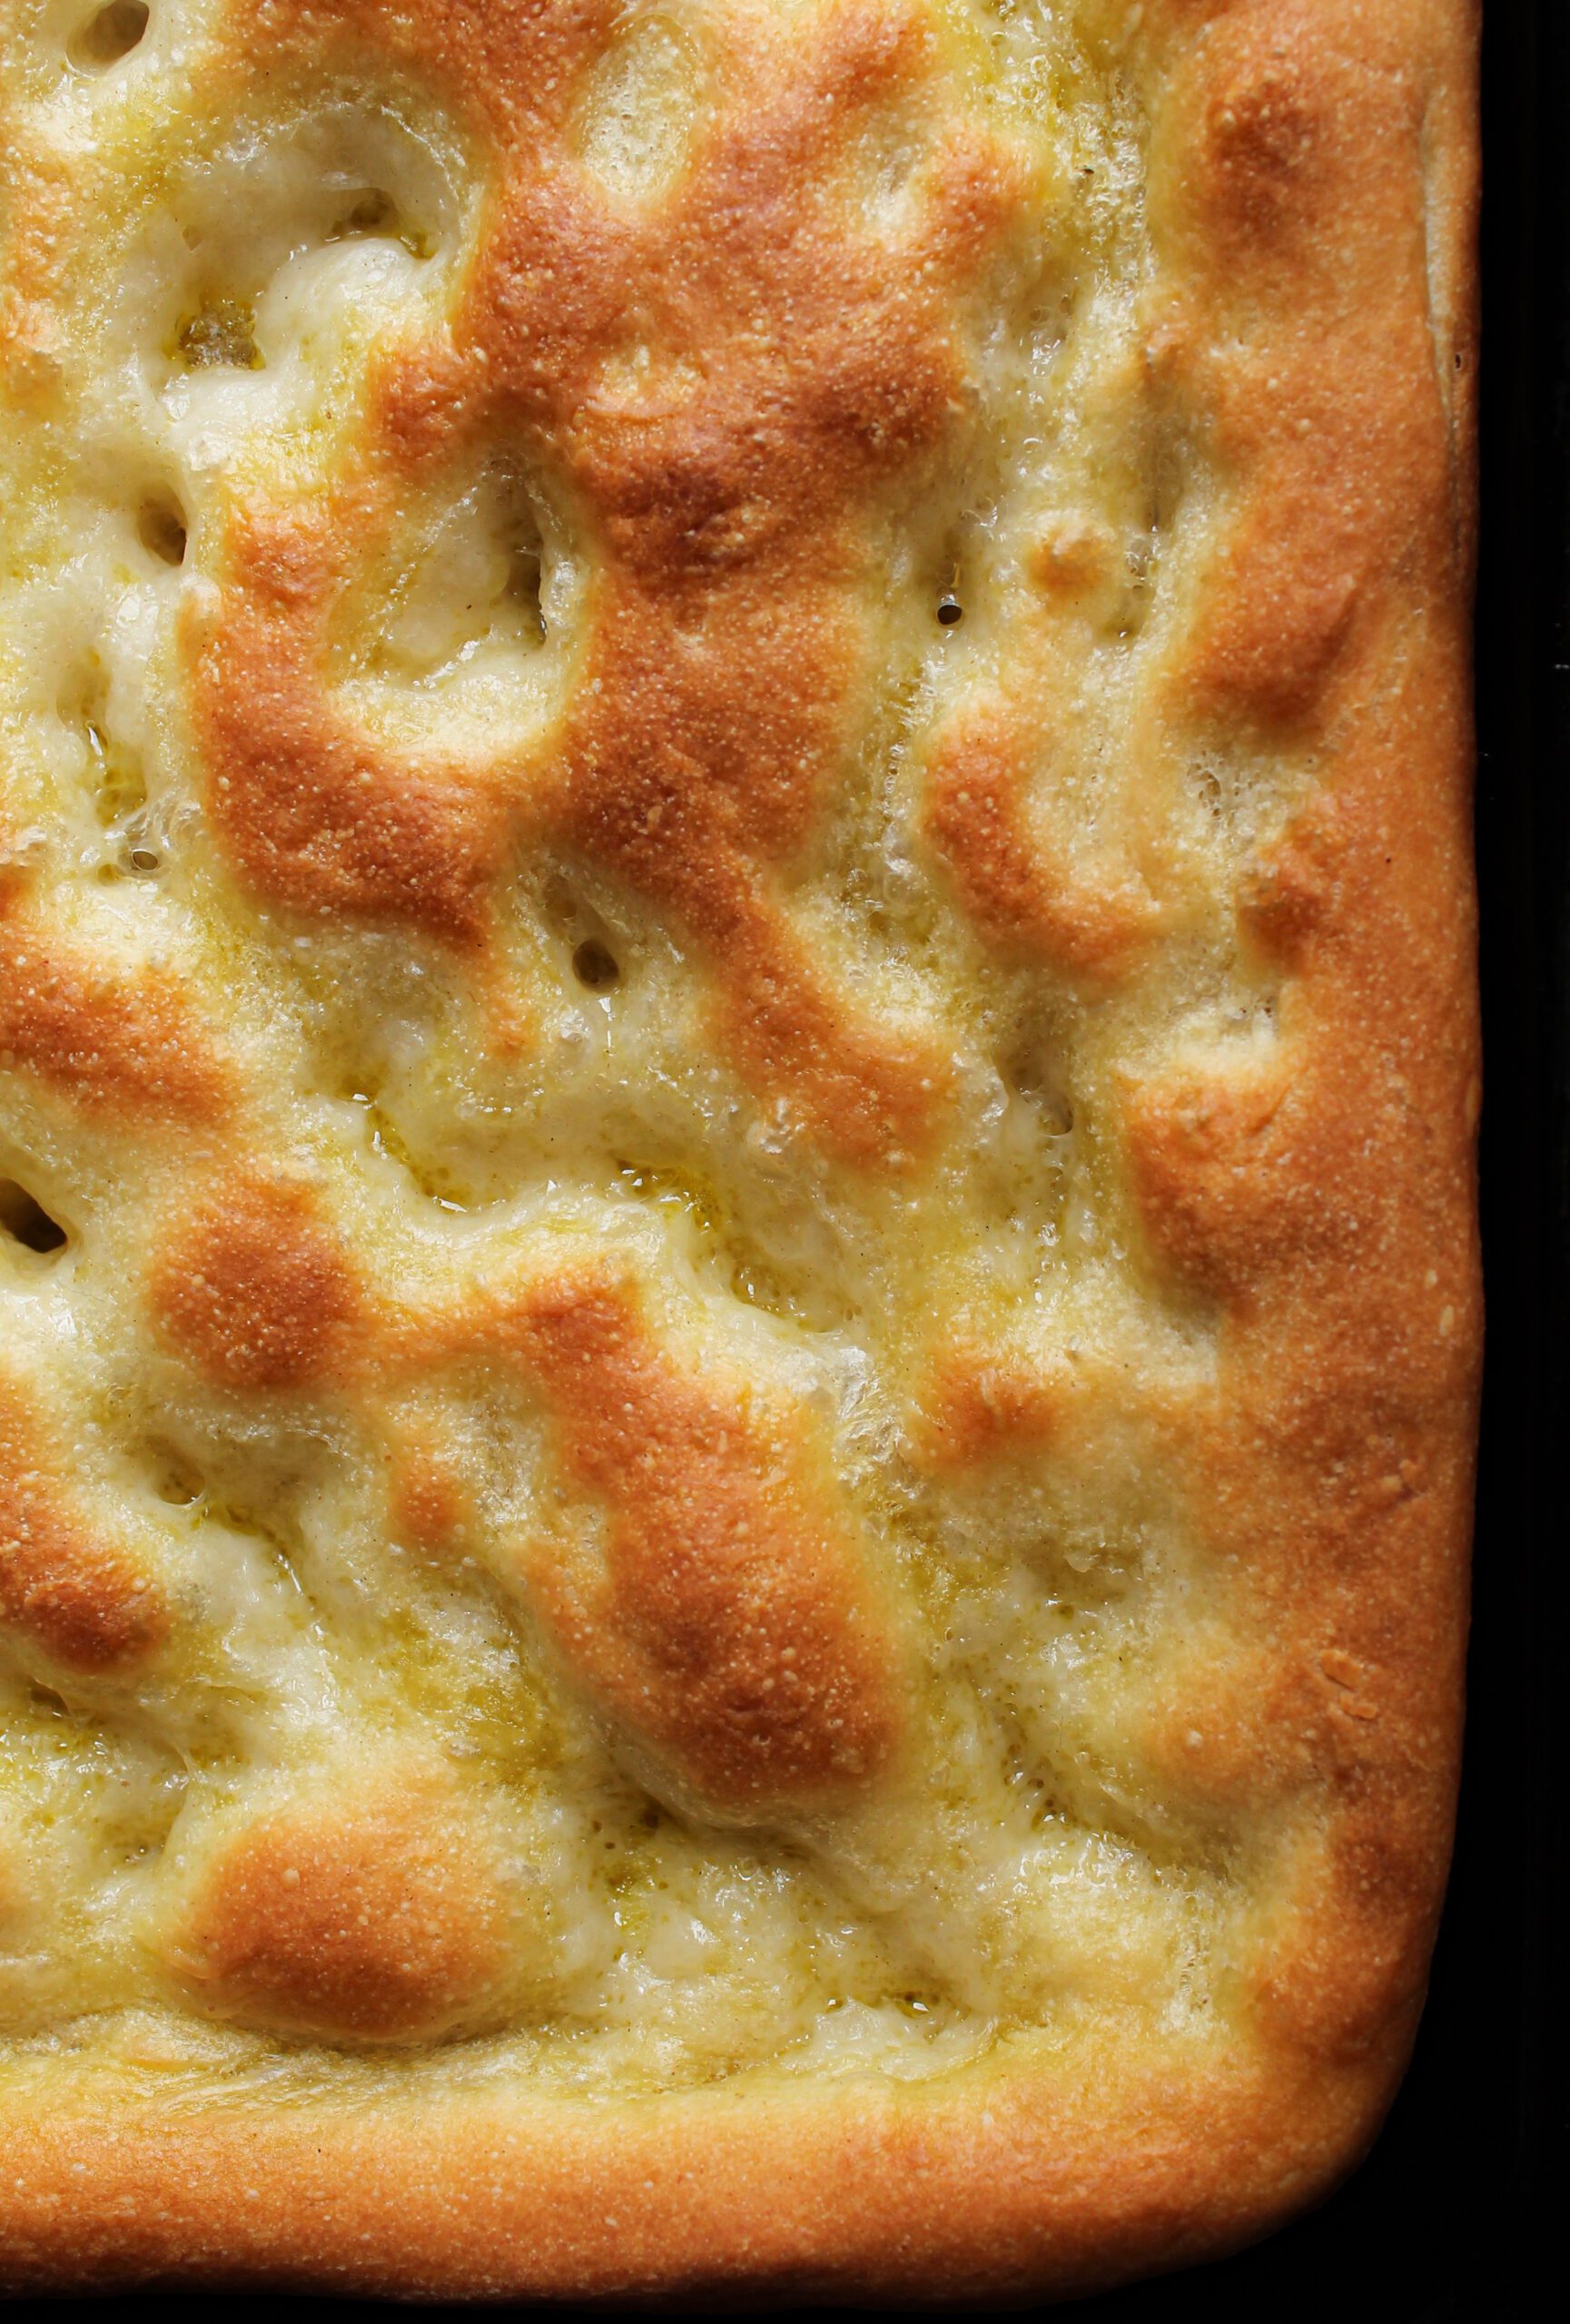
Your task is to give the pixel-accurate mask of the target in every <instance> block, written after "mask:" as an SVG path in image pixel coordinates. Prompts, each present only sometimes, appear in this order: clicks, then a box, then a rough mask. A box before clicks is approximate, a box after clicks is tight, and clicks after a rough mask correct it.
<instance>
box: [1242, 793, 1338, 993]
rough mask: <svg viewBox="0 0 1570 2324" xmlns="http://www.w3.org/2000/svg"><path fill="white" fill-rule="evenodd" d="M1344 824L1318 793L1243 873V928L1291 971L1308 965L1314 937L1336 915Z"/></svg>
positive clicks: (1331, 800) (1328, 798) (1333, 804)
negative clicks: (1276, 839)
mask: <svg viewBox="0 0 1570 2324" xmlns="http://www.w3.org/2000/svg"><path fill="white" fill-rule="evenodd" d="M1342 822H1343V819H1342V817H1341V815H1340V813H1339V812H1338V808H1337V805H1336V802H1335V800H1334V798H1333V797H1331V796H1328V795H1325V794H1321V795H1320V796H1319V797H1318V798H1316V799H1315V800H1314V801H1313V802H1312V803H1310V804H1309V805H1308V807H1306V808H1305V809H1304V811H1303V812H1302V813H1301V814H1299V815H1298V816H1297V817H1296V818H1295V819H1294V821H1293V822H1291V823H1290V824H1289V826H1288V829H1287V830H1286V832H1284V833H1283V834H1282V836H1281V838H1280V839H1279V840H1278V841H1277V842H1275V844H1274V845H1273V846H1272V847H1270V848H1269V849H1267V850H1265V851H1264V852H1263V853H1261V855H1260V856H1259V857H1258V858H1257V859H1256V861H1255V862H1253V863H1252V864H1251V865H1250V866H1249V869H1248V870H1247V872H1245V875H1244V878H1243V881H1242V883H1241V886H1240V889H1239V897H1238V908H1239V920H1240V921H1241V924H1242V926H1243V927H1244V929H1245V930H1246V931H1248V932H1249V935H1251V936H1252V937H1253V939H1254V940H1255V941H1256V943H1258V944H1259V948H1260V950H1262V951H1264V952H1265V953H1267V954H1268V955H1269V956H1270V957H1271V958H1273V959H1275V960H1280V961H1282V962H1284V963H1286V964H1287V965H1289V966H1290V967H1292V968H1296V969H1302V968H1306V967H1307V966H1308V963H1309V960H1310V956H1311V953H1312V950H1313V946H1314V943H1315V940H1316V939H1317V938H1318V936H1319V934H1320V932H1321V931H1324V930H1325V929H1326V928H1327V927H1331V928H1333V927H1334V925H1335V922H1336V921H1337V920H1338V917H1339V914H1338V911H1337V909H1336V904H1337V897H1338V890H1339V886H1340V872H1341V859H1342V857H1343V855H1344V853H1345V851H1346V846H1347V834H1346V832H1345V831H1344V829H1343V828H1342Z"/></svg>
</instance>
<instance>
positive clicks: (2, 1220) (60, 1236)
mask: <svg viewBox="0 0 1570 2324" xmlns="http://www.w3.org/2000/svg"><path fill="white" fill-rule="evenodd" d="M0 1232H3V1233H5V1235H7V1236H9V1237H10V1238H11V1240H12V1242H14V1243H20V1244H21V1246H22V1247H23V1249H24V1250H26V1251H39V1252H49V1251H58V1250H59V1249H60V1248H61V1247H62V1246H63V1245H64V1243H65V1241H66V1239H67V1238H66V1234H65V1229H64V1226H61V1224H60V1222H59V1220H58V1219H54V1218H51V1217H50V1216H49V1213H48V1212H47V1211H46V1210H45V1209H44V1206H43V1204H42V1203H41V1202H40V1201H39V1200H38V1198H37V1196H35V1195H30V1194H29V1193H28V1191H27V1189H26V1187H21V1186H18V1185H17V1183H16V1181H15V1178H0Z"/></svg>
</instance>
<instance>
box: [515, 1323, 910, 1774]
mask: <svg viewBox="0 0 1570 2324" xmlns="http://www.w3.org/2000/svg"><path fill="white" fill-rule="evenodd" d="M508 1336H509V1341H510V1344H511V1345H512V1347H513V1349H514V1351H515V1353H516V1354H517V1356H518V1359H519V1360H520V1361H521V1362H522V1363H523V1364H525V1365H526V1366H527V1367H528V1370H529V1372H530V1373H531V1374H533V1376H534V1377H535V1378H536V1379H537V1380H538V1383H539V1384H540V1387H541V1388H542V1390H543V1392H544V1394H545V1396H546V1399H547V1402H548V1409H549V1410H550V1413H551V1414H552V1416H553V1418H554V1420H555V1423H556V1425H557V1428H558V1431H559V1442H560V1445H561V1459H562V1465H563V1471H564V1474H565V1479H566V1481H567V1482H568V1483H569V1484H570V1485H571V1486H572V1487H573V1488H576V1490H577V1491H578V1492H580V1493H583V1494H588V1495H589V1496H592V1498H593V1499H594V1500H595V1501H597V1502H601V1503H603V1505H604V1506H605V1508H606V1510H607V1513H608V1519H609V1524H608V1530H607V1536H606V1541H605V1551H604V1569H603V1573H600V1574H590V1573H589V1572H588V1571H586V1570H585V1569H584V1567H583V1566H582V1565H580V1563H579V1561H578V1557H577V1555H576V1554H575V1552H574V1551H572V1550H571V1549H570V1548H564V1547H563V1546H561V1545H559V1544H542V1545H541V1546H540V1547H539V1548H538V1549H537V1550H536V1551H533V1552H532V1553H531V1555H530V1560H529V1579H530V1582H531V1587H532V1590H533V1593H534V1596H535V1599H536V1602H537V1604H538V1607H539V1608H540V1610H541V1611H542V1613H543V1615H544V1617H545V1620H546V1621H547V1623H548V1627H549V1629H550V1630H551V1631H552V1633H553V1635H554V1636H555V1638H556V1639H557V1641H558V1645H559V1646H560V1648H561V1649H562V1651H563V1653H564V1654H565V1656H566V1658H567V1660H568V1664H569V1666H570V1667H571V1669H573V1670H574V1672H575V1673H576V1674H577V1675H578V1677H579V1678H580V1679H582V1681H583V1682H584V1683H585V1684H586V1685H587V1686H588V1688H589V1689H590V1690H591V1692H592V1693H593V1694H594V1695H595V1696H596V1697H597V1699H599V1701H600V1702H601V1703H602V1704H603V1705H604V1706H605V1708H606V1709H607V1711H609V1713H610V1714H611V1715H612V1717H613V1718H615V1719H617V1721H618V1722H619V1723H620V1724H622V1725H623V1726H624V1727H625V1728H627V1729H628V1730H629V1731H630V1733H631V1734H632V1736H633V1737H635V1738H637V1740H638V1741H639V1742H641V1743H642V1744H644V1745H645V1746H646V1747H647V1748H649V1749H650V1750H652V1752H653V1753H654V1755H655V1756H656V1758H657V1759H658V1760H660V1761H661V1762H663V1763H664V1764H665V1765H666V1766H667V1768H669V1769H670V1770H671V1771H672V1772H673V1773H674V1775H675V1777H676V1782H677V1785H678V1787H680V1789H681V1790H682V1791H683V1792H684V1793H686V1794H688V1795H690V1796H694V1797H696V1801H697V1802H698V1803H699V1804H700V1805H701V1806H703V1807H706V1808H709V1809H712V1810H716V1811H719V1812H722V1813H726V1814H731V1815H739V1816H760V1817H766V1816H768V1815H770V1814H772V1813H775V1812H781V1811H791V1810H795V1811H801V1810H810V1809H812V1808H814V1807H824V1806H830V1805H834V1804H835V1803H843V1802H844V1800H845V1799H846V1798H847V1797H850V1796H851V1795H854V1793H855V1792H856V1791H858V1790H859V1789H861V1788H863V1787H864V1786H865V1785H867V1784H868V1783H869V1782H870V1781H871V1780H872V1779H873V1777H875V1776H876V1775H877V1774H879V1772H880V1771H881V1770H882V1769H884V1768H885V1767H886V1766H887V1764H888V1762H889V1760H890V1758H891V1757H892V1755H893V1753H894V1748H895V1746H896V1742H897V1739H898V1735H899V1729H900V1724H901V1705H900V1699H899V1697H900V1688H899V1682H898V1679H897V1676H896V1671H897V1664H898V1651H899V1650H898V1647H897V1644H896V1641H895V1639H894V1635H893V1630H892V1625H891V1619H890V1614H889V1611H888V1610H887V1609H886V1608H885V1607H883V1606H881V1605H880V1603H879V1600H878V1595H877V1593H876V1591H875V1590H874V1587H873V1584H872V1581H871V1578H870V1576H869V1574H868V1572H867V1571H866V1569H865V1567H864V1564H863V1561H862V1557H861V1554H860V1552H859V1551H858V1550H857V1547H856V1545H855V1542H854V1538H853V1537H852V1535H851V1533H850V1531H849V1528H848V1525H847V1522H846V1521H845V1519H844V1517H843V1516H842V1515H841V1514H840V1513H839V1512H836V1511H835V1509H834V1506H833V1502H832V1498H831V1495H830V1492H829V1489H828V1488H827V1487H826V1485H825V1484H824V1483H823V1482H819V1481H815V1480H814V1479H813V1477H812V1476H811V1474H810V1472H809V1464H808V1455H807V1452H806V1448H805V1443H804V1442H803V1438H802V1433H801V1432H800V1430H799V1427H798V1425H797V1423H796V1422H795V1418H794V1417H793V1416H791V1415H789V1414H787V1413H783V1412H781V1411H779V1410H777V1409H775V1408H773V1407H771V1406H770V1405H769V1404H768V1403H765V1402H764V1401H763V1400H761V1399H758V1400H752V1399H749V1398H748V1397H747V1396H746V1393H745V1392H743V1391H742V1390H741V1389H740V1388H739V1387H738V1386H736V1385H733V1384H723V1383H720V1382H717V1381H715V1380H712V1379H710V1380H704V1379H700V1378H697V1377H695V1376H693V1375H692V1374H688V1373H686V1372H684V1371H682V1370H681V1369H679V1368H678V1367H677V1366H676V1364H674V1363H673V1362H672V1361H670V1359H669V1358H667V1357H666V1356H664V1355H663V1354H660V1353H659V1352H658V1350H657V1348H656V1347H655V1345H654V1344H653V1343H652V1341H651V1340H650V1338H649V1336H648V1334H647V1330H646V1329H645V1327H644V1326H643V1324H642V1323H641V1322H640V1320H639V1318H638V1316H637V1313H636V1311H635V1310H634V1309H633V1307H632V1306H631V1305H630V1304H629V1302H628V1301H627V1298H626V1296H625V1295H623V1294H621V1293H620V1292H618V1291H617V1290H616V1289H614V1288H613V1287H611V1286H610V1285H607V1284H606V1283H604V1282H602V1281H599V1280H597V1279H595V1278H591V1277H583V1278H578V1277H568V1278H566V1279H564V1280H562V1281H561V1282H559V1283H558V1285H556V1286H555V1287H554V1288H551V1289H549V1290H546V1291H543V1292H540V1293H538V1294H537V1295H535V1296H533V1297H532V1298H531V1299H530V1300H529V1301H528V1304H527V1305H526V1306H525V1307H524V1308H523V1309H522V1310H521V1311H520V1312H519V1313H518V1315H516V1316H515V1317H514V1319H513V1321H512V1323H511V1324H510V1327H509V1334H508Z"/></svg>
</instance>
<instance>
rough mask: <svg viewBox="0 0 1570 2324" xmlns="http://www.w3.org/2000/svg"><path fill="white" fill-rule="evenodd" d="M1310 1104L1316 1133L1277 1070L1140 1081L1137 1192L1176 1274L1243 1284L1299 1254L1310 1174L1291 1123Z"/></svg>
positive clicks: (1225, 1288)
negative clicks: (1155, 1082)
mask: <svg viewBox="0 0 1570 2324" xmlns="http://www.w3.org/2000/svg"><path fill="white" fill-rule="evenodd" d="M1306 1113H1307V1114H1308V1124H1307V1134H1308V1136H1309V1137H1313V1135H1314V1125H1313V1118H1312V1115H1311V1113H1309V1112H1308V1109H1307V1108H1304V1106H1303V1104H1302V1099H1301V1093H1300V1090H1298V1089H1294V1088H1291V1087H1290V1085H1289V1080H1288V1078H1287V1077H1286V1075H1285V1074H1284V1073H1283V1072H1281V1071H1279V1070H1278V1071H1276V1072H1273V1073H1269V1074H1266V1075H1259V1074H1249V1075H1237V1076H1234V1077H1231V1078H1222V1077H1220V1076H1217V1077H1215V1078H1209V1079H1203V1078H1191V1079H1180V1078H1174V1079H1172V1080H1171V1081H1170V1082H1163V1083H1161V1084H1159V1085H1154V1086H1151V1087H1149V1088H1145V1089H1142V1090H1141V1091H1140V1093H1139V1094H1138V1096H1137V1097H1136V1098H1135V1099H1134V1100H1133V1101H1132V1103H1131V1106H1130V1108H1129V1112H1128V1116H1127V1121H1126V1140H1127V1153H1128V1157H1129V1166H1130V1170H1131V1177H1132V1181H1133V1188H1134V1195H1135V1199H1136V1201H1137V1203H1138V1205H1139V1208H1140V1216H1141V1218H1142V1220H1143V1222H1144V1226H1145V1231H1146V1234H1147V1235H1148V1236H1149V1237H1150V1241H1151V1243H1152V1245H1153V1246H1154V1247H1155V1248H1156V1250H1157V1251H1158V1252H1159V1253H1160V1256H1161V1257H1162V1259H1163V1260H1164V1261H1165V1263H1166V1264H1167V1265H1169V1266H1170V1268H1172V1269H1173V1271H1174V1272H1175V1273H1176V1274H1177V1275H1180V1277H1181V1278H1183V1279H1184V1280H1185V1281H1187V1282H1189V1283H1190V1284H1191V1285H1195V1286H1196V1287H1198V1288H1200V1289H1202V1290H1205V1291H1208V1292H1210V1293H1213V1294H1242V1293H1244V1292H1246V1291H1248V1290H1249V1289H1250V1288H1253V1287H1256V1286H1257V1284H1258V1280H1259V1276H1260V1275H1262V1274H1263V1273H1264V1272H1266V1271H1267V1270H1268V1269H1269V1267H1270V1265H1273V1264H1274V1263H1275V1262H1276V1261H1278V1260H1279V1258H1280V1256H1282V1255H1283V1254H1286V1255H1288V1256H1289V1257H1291V1258H1294V1259H1296V1258H1299V1257H1300V1256H1301V1255H1302V1248H1303V1244H1302V1237H1303V1234H1304V1230H1305V1227H1306V1226H1308V1225H1310V1223H1311V1222H1310V1218H1309V1214H1310V1212H1311V1209H1312V1200H1313V1197H1312V1194H1311V1187H1312V1183H1313V1182H1312V1179H1311V1178H1310V1177H1309V1176H1308V1172H1307V1169H1306V1166H1305V1156H1304V1154H1303V1151H1302V1149H1301V1147H1300V1146H1299V1145H1298V1140H1297V1138H1296V1137H1294V1131H1295V1130H1296V1131H1298V1133H1299V1134H1301V1133H1302V1131H1303V1128H1304V1118H1305V1114H1306ZM1327 1201H1328V1196H1327ZM1314 1239H1316V1240H1317V1239H1318V1238H1317V1237H1316V1238H1314Z"/></svg>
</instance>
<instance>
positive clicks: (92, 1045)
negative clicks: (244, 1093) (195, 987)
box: [0, 895, 226, 1128]
mask: <svg viewBox="0 0 1570 2324" xmlns="http://www.w3.org/2000/svg"><path fill="white" fill-rule="evenodd" d="M4 906H5V899H4V896H3V895H0V1062H3V1063H5V1064H7V1065H11V1066H22V1067H25V1068H27V1069H28V1070H29V1071H31V1072H34V1073H36V1074H37V1075H38V1076H39V1078H40V1079H41V1080H43V1081H44V1082H46V1083H47V1084H48V1085H49V1086H50V1087H51V1088H54V1089H56V1090H58V1091H60V1092H61V1093H62V1094H63V1095H64V1096H65V1097H67V1098H71V1099H73V1100H74V1102H75V1103H76V1104H78V1105H81V1106H84V1107H86V1108H90V1109H91V1110H92V1111H94V1112H98V1113H105V1114H113V1115H116V1116H120V1117H123V1118H127V1119H129V1120H132V1121H135V1120H138V1119H140V1120H142V1121H144V1122H149V1123H157V1124H158V1125H159V1126H161V1127H164V1128H167V1127H168V1125H169V1124H170V1123H171V1122H173V1121H182V1122H186V1123H200V1122H203V1121H211V1120H212V1119H213V1118H214V1117H215V1116H217V1115H218V1114H219V1113H221V1112H222V1108H223V1106H224V1103H225V1097H226V1091H225V1081H224V1075H223V1071H222V1067H221V1066H220V1064H219V1062H218V1059H217V1058H216V1056H215V1055H214V1054H213V1052H212V1049H211V1048H210V1047H209V1046H208V1044H207V1042H206V1040H205V1039H204V1037H203V1035H202V1031H201V1029H200V1028H199V1026H198V1025H197V1023H196V1021H195V1019H194V1017H193V1013H192V1010H191V1009H190V1006H189V1003H188V1002H187V1000H186V999H185V997H184V995H183V993H182V991H181V990H180V988H179V986H178V985H177V984H176V983H175V982H174V981H173V979H171V978H168V977H163V976H160V975H158V974H157V973H155V972H154V971H152V970H146V971H143V973H142V974H140V975H137V976H128V975H127V974H126V973H125V972H124V971H123V970H114V969H112V968H96V967H94V966H93V965H92V964H91V963H90V962H89V961H88V960H84V959H83V958H82V957H81V956H80V954H78V953H76V952H74V951H73V950H68V949H67V948H66V947H65V946H64V945H63V944H61V943H59V942H58V941H57V940H55V939H54V937H52V936H50V935H48V934H46V933H45V932H44V931H43V930H42V929H41V928H39V927H38V926H37V925H36V924H35V923H34V922H33V921H30V920H29V919H27V918H26V917H25V916H23V915H22V914H21V913H18V912H7V911H5V909H4Z"/></svg>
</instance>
